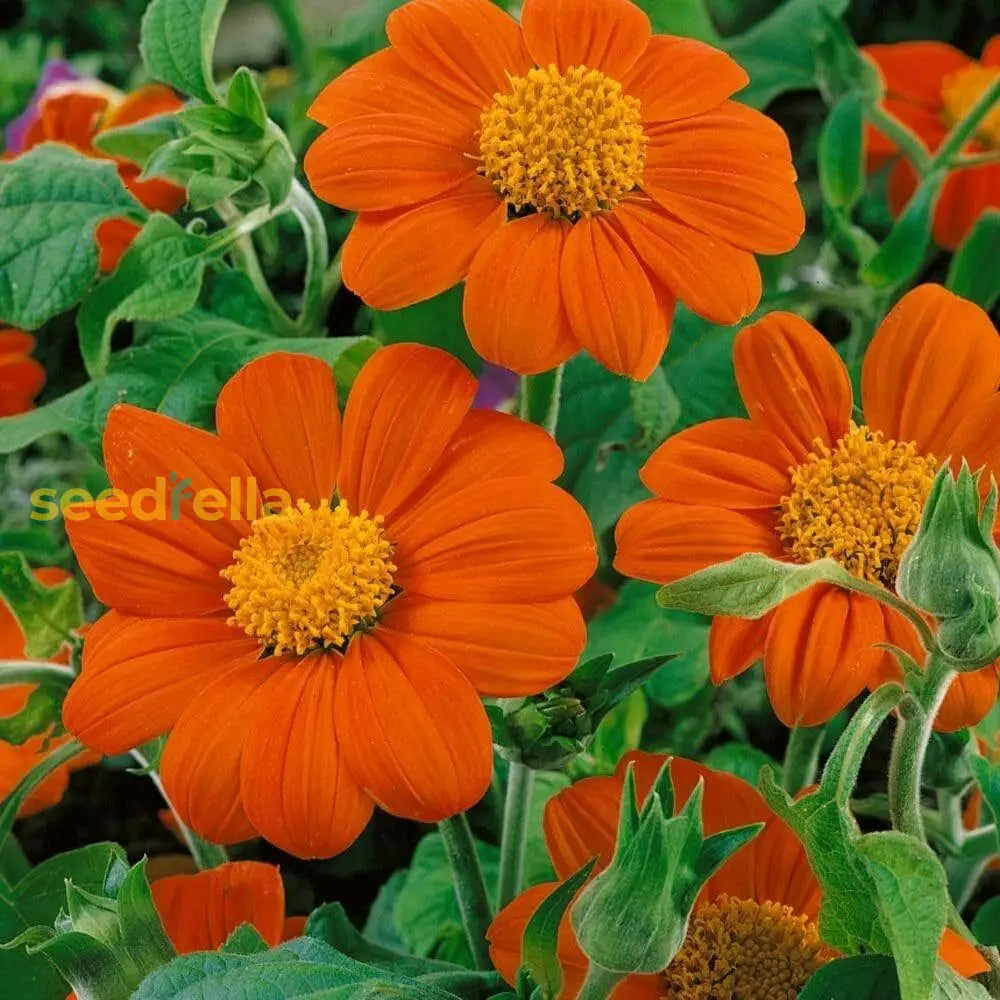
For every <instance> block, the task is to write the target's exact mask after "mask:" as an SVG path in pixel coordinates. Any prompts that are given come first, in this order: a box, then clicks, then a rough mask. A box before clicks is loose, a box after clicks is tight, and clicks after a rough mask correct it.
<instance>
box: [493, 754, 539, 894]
mask: <svg viewBox="0 0 1000 1000" xmlns="http://www.w3.org/2000/svg"><path fill="white" fill-rule="evenodd" d="M533 779H534V772H533V771H532V770H531V769H530V768H527V767H525V766H524V764H518V763H512V764H511V765H510V770H509V771H508V772H507V795H506V798H505V799H504V807H503V833H502V835H501V838H500V879H499V882H498V883H497V906H498V907H499V908H500V909H502V908H503V907H505V906H506V905H507V904H508V903H509V902H510V901H511V900H512V899H513V898H514V897H515V896H516V895H517V894H518V893H519V892H520V891H521V885H522V883H523V881H524V854H525V847H526V846H527V840H528V819H529V814H530V812H531V786H532V782H533Z"/></svg>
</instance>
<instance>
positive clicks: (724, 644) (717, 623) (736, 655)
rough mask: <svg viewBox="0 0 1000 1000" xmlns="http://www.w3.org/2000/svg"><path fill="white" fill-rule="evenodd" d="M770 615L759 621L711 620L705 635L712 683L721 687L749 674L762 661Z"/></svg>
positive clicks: (724, 617)
mask: <svg viewBox="0 0 1000 1000" xmlns="http://www.w3.org/2000/svg"><path fill="white" fill-rule="evenodd" d="M770 627H771V615H769V614H767V615H764V616H763V617H761V618H732V617H729V616H728V615H719V616H718V617H716V618H713V619H712V628H711V630H710V631H709V634H708V662H709V665H710V668H711V671H712V683H713V684H722V683H724V682H725V681H728V680H732V679H733V678H734V677H738V676H739V675H740V674H742V673H743V671H745V670H749V669H750V668H751V667H752V666H753V665H754V664H755V663H756V662H757V661H758V660H761V659H763V657H764V645H765V643H766V642H767V633H768V629H770Z"/></svg>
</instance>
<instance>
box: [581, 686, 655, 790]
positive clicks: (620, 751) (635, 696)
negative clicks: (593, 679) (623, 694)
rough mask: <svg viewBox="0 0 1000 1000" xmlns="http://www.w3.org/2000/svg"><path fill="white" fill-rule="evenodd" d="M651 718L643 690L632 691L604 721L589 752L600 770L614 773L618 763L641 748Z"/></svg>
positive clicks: (595, 734)
mask: <svg viewBox="0 0 1000 1000" xmlns="http://www.w3.org/2000/svg"><path fill="white" fill-rule="evenodd" d="M648 718H649V702H648V701H647V700H646V696H645V694H643V692H642V691H633V692H632V694H630V695H629V696H628V697H627V698H626V699H625V700H624V701H623V702H621V703H620V704H619V705H616V706H615V707H614V708H613V709H612V710H611V711H610V712H608V714H607V715H606V716H605V717H604V718H603V719H602V720H601V724H600V725H599V726H598V727H597V731H596V732H595V733H594V742H593V744H592V745H591V748H590V752H591V753H592V754H593V756H594V760H595V762H596V765H597V768H598V770H600V771H609V772H610V771H613V770H614V769H615V766H616V765H617V763H618V761H620V760H621V759H622V757H623V756H624V755H625V754H626V753H628V752H629V750H635V749H637V748H638V746H639V744H640V742H641V741H642V730H643V728H644V727H645V725H646V720H647V719H648Z"/></svg>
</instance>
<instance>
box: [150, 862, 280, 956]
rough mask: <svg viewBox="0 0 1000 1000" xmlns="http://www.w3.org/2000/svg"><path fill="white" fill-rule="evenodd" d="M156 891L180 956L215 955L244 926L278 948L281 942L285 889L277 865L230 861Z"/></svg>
mask: <svg viewBox="0 0 1000 1000" xmlns="http://www.w3.org/2000/svg"><path fill="white" fill-rule="evenodd" d="M150 889H151V891H152V893H153V905H154V906H155V907H156V911H157V913H159V915H160V919H161V920H162V921H163V929H164V930H165V931H166V932H167V937H169V938H170V941H171V943H172V944H173V946H174V947H175V948H176V949H177V953H178V954H179V955H190V954H191V953H192V952H195V951H215V950H216V949H218V948H221V947H222V946H223V945H224V944H225V943H226V939H227V938H228V937H229V935H230V934H232V932H233V931H234V930H236V928H237V927H239V926H240V925H241V924H250V925H251V926H252V927H253V928H254V929H255V930H256V931H257V933H258V934H260V936H261V937H262V938H263V939H264V940H265V941H266V942H267V943H268V944H269V945H270V946H271V947H272V948H273V947H276V946H277V945H278V944H279V943H280V942H281V931H282V925H283V923H284V919H285V888H284V886H283V885H282V884H281V875H280V873H279V872H278V869H277V868H275V866H274V865H266V864H263V863H261V862H260V861H228V862H226V864H224V865H220V866H219V867H218V868H212V869H210V870H208V871H203V872H198V873H197V874H196V875H170V876H168V877H167V878H161V879H157V880H156V881H155V882H153V884H152V885H151V886H150Z"/></svg>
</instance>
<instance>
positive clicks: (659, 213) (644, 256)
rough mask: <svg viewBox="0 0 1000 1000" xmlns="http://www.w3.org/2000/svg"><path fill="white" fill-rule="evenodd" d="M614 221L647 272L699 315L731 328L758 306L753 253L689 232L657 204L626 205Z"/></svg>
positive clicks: (758, 295) (689, 228) (758, 272)
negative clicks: (729, 325) (730, 325)
mask: <svg viewBox="0 0 1000 1000" xmlns="http://www.w3.org/2000/svg"><path fill="white" fill-rule="evenodd" d="M612 218H613V220H614V224H615V225H616V226H617V228H618V229H619V231H621V232H622V233H623V234H624V236H625V238H626V239H627V240H628V243H629V245H630V246H631V248H632V250H633V251H634V252H635V254H636V256H637V257H638V258H639V260H640V261H642V263H643V265H644V266H645V268H646V270H647V271H648V272H649V273H650V274H651V275H652V276H653V277H654V278H655V279H656V280H657V281H659V282H660V283H662V284H663V286H664V287H665V288H666V289H668V291H669V293H670V294H671V295H673V296H674V297H676V298H678V299H680V300H681V302H683V303H684V304H685V305H686V306H687V307H688V308H689V309H691V310H693V311H694V312H696V313H698V315H699V316H704V317H705V319H708V320H711V321H712V322H713V323H725V324H729V323H736V322H737V321H738V320H741V319H743V317H744V316H748V315H749V314H750V313H751V312H753V310H754V309H756V308H757V304H758V303H759V302H760V296H761V282H760V270H759V268H758V267H757V261H756V260H755V259H754V256H753V254H750V253H747V251H745V250H738V249H737V248H736V247H734V246H732V245H730V244H729V243H726V242H725V241H723V240H719V239H716V238H715V237H712V236H706V235H705V234H704V233H702V232H699V231H698V230H697V229H692V228H691V227H690V226H688V225H686V224H685V223H683V222H681V221H679V220H678V219H675V218H673V217H672V216H670V215H669V214H667V212H665V211H664V210H663V209H662V208H660V207H659V206H658V205H657V204H656V203H655V202H643V201H630V202H625V203H624V204H622V205H619V206H618V207H617V208H616V209H615V212H614V215H613V217H612Z"/></svg>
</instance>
